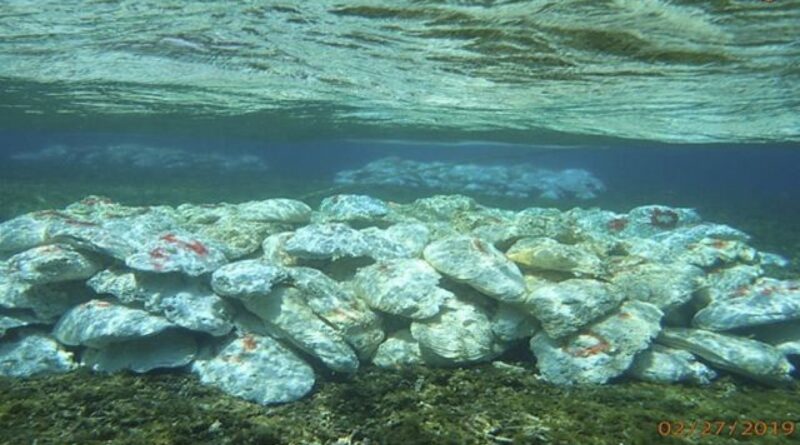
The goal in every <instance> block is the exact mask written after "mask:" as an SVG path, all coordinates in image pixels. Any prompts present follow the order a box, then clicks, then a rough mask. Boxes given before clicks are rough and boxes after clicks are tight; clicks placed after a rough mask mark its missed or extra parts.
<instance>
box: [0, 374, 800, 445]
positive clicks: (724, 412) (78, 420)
mask: <svg viewBox="0 0 800 445" xmlns="http://www.w3.org/2000/svg"><path fill="white" fill-rule="evenodd" d="M524 366H525V367H522V366H520V367H509V368H502V369H501V368H495V367H493V366H491V365H483V366H478V367H473V368H468V369H430V368H417V369H408V370H403V371H387V370H380V369H376V368H372V367H370V368H368V369H364V370H362V371H360V372H359V373H358V374H357V375H355V376H353V377H351V378H347V379H341V378H340V379H335V378H322V379H320V381H319V382H318V383H317V387H316V388H315V391H314V392H313V393H312V394H311V395H310V396H308V397H306V398H304V399H302V400H300V401H298V402H294V403H290V404H287V405H280V406H271V407H263V406H259V405H255V404H252V403H248V402H245V401H242V400H240V399H236V398H234V397H230V396H227V395H224V394H222V393H221V392H219V391H217V390H215V389H213V388H210V387H207V386H201V385H200V384H199V382H198V381H197V380H196V379H195V378H194V377H192V376H191V375H186V374H176V373H165V374H151V375H141V376H139V375H132V374H116V375H96V374H91V373H89V372H86V371H78V372H75V373H71V374H66V375H59V376H42V377H34V378H28V379H7V378H3V379H0V425H2V428H0V443H3V444H34V443H35V444H37V445H42V444H187V445H188V444H337V445H345V444H454V445H455V444H570V445H571V444H576V445H591V444H609V445H611V444H613V445H618V444H626V445H628V444H637V445H638V444H733V443H769V444H784V443H786V444H789V443H800V431H797V430H794V429H793V430H792V431H793V432H792V433H789V429H788V424H789V423H791V424H792V426H793V427H796V426H798V425H796V424H797V422H800V389H798V388H796V387H795V388H769V387H764V386H760V385H756V384H752V383H748V382H742V381H738V380H736V379H733V378H731V377H723V378H722V379H720V380H717V381H715V382H714V383H712V384H711V385H708V386H704V387H696V386H684V385H656V384H646V383H632V382H618V383H615V384H610V385H605V386H583V387H572V388H564V387H556V386H552V385H549V384H546V383H543V382H539V381H538V380H537V378H536V375H535V371H534V370H533V369H531V367H530V365H524ZM526 368H527V369H526ZM692 422H696V425H697V426H696V429H695V432H694V433H692V434H689V426H690V425H691V423H692ZM706 422H708V423H709V424H710V425H706V427H705V428H703V425H704V423H706ZM717 422H720V423H721V422H724V429H723V431H722V432H719V433H717V425H719V423H717ZM734 422H737V424H736V428H735V431H734V433H733V434H732V435H730V434H729V431H730V426H731V425H733V424H734ZM748 422H751V423H752V424H753V425H755V424H756V423H757V422H763V423H764V424H765V425H766V426H767V430H766V433H763V434H756V431H751V434H749V435H748V434H745V428H746V425H747V423H748ZM773 422H776V423H775V424H773ZM680 423H683V424H684V430H683V431H682V432H681V433H678V429H679V424H680ZM703 429H706V432H705V434H704V433H703ZM761 432H762V431H761V430H760V429H759V431H758V433H761Z"/></svg>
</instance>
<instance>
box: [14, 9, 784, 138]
mask: <svg viewBox="0 0 800 445" xmlns="http://www.w3.org/2000/svg"><path fill="white" fill-rule="evenodd" d="M295 3H296V2H295ZM798 23H800V1H798V0H781V1H775V2H764V1H759V0H719V1H703V2H695V1H666V0H659V1H648V2H641V1H629V0H602V1H585V0H567V1H545V0H530V1H441V0H440V1H434V0H429V1H409V0H407V1H398V2H370V1H339V0H323V1H317V2H301V3H296V4H292V3H286V2H278V1H267V2H258V3H252V2H245V1H235V2H229V1H207V2H202V3H196V4H191V5H189V4H185V3H184V2H161V1H159V2H138V1H119V2H108V1H91V2H78V1H58V2H56V1H44V2H41V1H22V0H15V1H7V2H4V3H3V5H2V6H1V7H0V42H2V43H0V84H1V85H2V88H1V89H0V110H2V113H3V115H4V117H5V119H3V120H4V121H5V125H9V126H11V127H14V126H17V125H19V124H20V123H21V122H30V121H31V120H37V121H38V120H40V119H44V121H45V122H46V123H45V124H44V125H50V124H52V123H54V122H60V124H61V125H62V126H66V127H74V126H77V125H88V126H90V127H93V129H94V130H99V131H106V130H107V129H108V127H109V126H117V127H127V129H128V130H129V131H130V130H133V129H135V127H141V126H147V125H149V124H155V125H158V126H161V127H165V128H168V129H172V130H174V129H176V128H183V129H185V130H187V131H198V129H201V128H203V127H207V126H208V122H209V121H214V122H216V123H219V124H225V125H227V127H226V129H227V130H226V131H228V132H230V131H231V130H232V129H233V128H235V127H238V130H239V131H242V132H246V133H253V134H258V135H261V136H265V135H268V136H271V137H276V136H277V137H281V136H283V137H286V138H290V139H292V138H294V139H296V138H305V137H308V136H319V135H339V136H345V137H362V136H365V135H369V136H373V137H374V136H375V135H376V134H377V135H383V136H389V137H395V136H396V135H397V133H404V134H405V135H406V136H408V135H414V136H416V135H419V134H420V133H428V134H432V135H437V136H439V137H443V138H447V137H452V136H454V135H455V137H460V138H471V137H470V136H466V137H465V136H463V134H464V133H466V134H472V133H479V134H482V135H484V136H489V138H490V139H495V140H496V139H517V140H520V139H522V140H523V141H524V142H526V143H542V141H543V140H547V141H550V142H552V141H554V140H559V139H563V138H559V135H560V134H561V133H566V134H572V135H595V136H597V135H605V136H618V137H625V138H638V139H646V140H656V141H672V142H753V141H770V142H781V141H787V140H790V141H797V140H798V139H800V121H799V120H798V117H797V116H798V109H799V108H800V69H798V65H797V60H798V57H800V45H799V44H798V40H797V35H798V25H797V24H798ZM87 116H92V119H90V120H89V121H88V122H85V121H81V120H80V119H79V118H80V117H87ZM97 116H100V117H99V118H97ZM165 116H168V118H167V119H165ZM132 117H135V118H136V120H131V118H132ZM55 118H58V119H55ZM71 118H73V119H71ZM74 118H78V119H74ZM308 128H314V131H313V132H309V131H307V129H308ZM205 131H209V129H206V130H205ZM211 131H213V129H211ZM387 132H388V133H391V134H388V135H387V134H385V133H387ZM459 135H460V136H459ZM572 138H573V139H574V138H576V136H572Z"/></svg>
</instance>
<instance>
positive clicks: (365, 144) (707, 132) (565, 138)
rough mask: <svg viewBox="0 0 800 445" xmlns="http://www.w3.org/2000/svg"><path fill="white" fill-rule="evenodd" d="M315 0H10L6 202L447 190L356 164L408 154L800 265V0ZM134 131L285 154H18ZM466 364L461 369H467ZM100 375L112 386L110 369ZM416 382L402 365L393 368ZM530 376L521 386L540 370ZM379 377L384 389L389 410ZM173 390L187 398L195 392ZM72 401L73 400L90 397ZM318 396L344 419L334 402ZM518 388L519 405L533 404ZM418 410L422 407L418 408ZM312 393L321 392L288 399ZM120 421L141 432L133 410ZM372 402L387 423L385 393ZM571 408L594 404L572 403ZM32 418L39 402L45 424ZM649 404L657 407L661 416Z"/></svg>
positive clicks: (15, 208) (200, 145) (1, 180)
mask: <svg viewBox="0 0 800 445" xmlns="http://www.w3.org/2000/svg"><path fill="white" fill-rule="evenodd" d="M299 3H300V2H298V4H288V3H286V2H271V1H270V2H259V3H258V4H257V5H254V4H253V3H252V2H243V1H242V2H222V1H207V2H202V3H196V4H194V3H193V4H191V5H187V4H185V3H180V2H173V3H169V2H144V3H142V2H132V1H119V2H108V1H92V2H77V1H66V2H51V1H43V2H34V1H7V2H4V3H3V4H2V5H0V221H3V220H6V219H9V218H11V217H13V216H16V215H18V214H21V213H24V212H26V211H30V210H34V209H50V208H60V207H63V206H65V205H67V204H68V203H70V202H74V201H76V200H78V199H80V198H81V197H83V196H85V195H88V194H103V195H108V196H110V197H111V198H113V199H115V200H118V201H121V202H123V203H125V204H132V205H152V204H170V205H177V204H180V203H183V202H195V203H202V202H220V201H229V202H241V201H247V200H253V199H262V198H267V197H275V196H286V197H294V198H302V199H304V200H306V201H307V202H308V203H309V204H311V205H316V204H317V203H318V202H319V200H320V199H321V198H323V197H324V196H326V195H328V194H331V193H335V192H355V193H369V194H371V195H374V196H378V197H381V198H384V199H387V200H389V199H391V200H398V201H410V200H412V199H415V198H417V197H421V196H429V195H430V194H433V193H438V192H441V191H440V190H424V189H407V188H403V187H394V188H385V187H374V186H369V185H365V186H358V185H355V186H348V187H342V186H339V185H336V184H334V183H333V177H334V175H335V174H336V172H338V171H340V170H342V169H351V168H358V167H360V166H362V165H364V164H366V163H368V162H370V161H373V160H375V159H380V158H382V157H385V156H402V157H404V158H408V159H413V160H418V161H445V162H453V163H471V164H478V165H484V166H489V165H520V164H525V163H528V164H530V165H532V166H535V167H536V168H546V169H555V170H557V169H566V168H581V169H586V170H587V171H590V172H592V173H593V174H594V175H596V176H597V177H598V178H600V179H601V180H602V181H603V182H604V183H605V184H606V187H607V190H606V191H605V192H604V193H602V194H600V195H599V196H598V197H597V198H595V199H591V200H587V201H579V200H575V199H564V200H560V201H551V200H546V199H541V198H537V197H535V196H534V197H531V198H526V199H512V198H498V197H494V196H489V195H486V194H481V193H480V192H475V193H471V194H472V195H473V196H474V197H475V198H477V199H478V200H479V201H480V202H481V203H482V204H486V205H490V206H497V207H507V208H523V207H530V206H556V207H560V208H562V209H566V208H570V207H573V206H582V207H592V206H596V207H601V208H605V209H611V210H616V211H627V210H628V209H630V208H632V207H635V206H638V205H644V204H652V203H660V204H666V205H671V206H682V207H696V208H697V209H698V210H699V212H700V214H701V215H702V216H703V217H704V218H706V219H707V220H710V221H714V222H720V223H725V224H729V225H731V226H734V227H737V228H740V229H742V230H744V231H745V232H747V233H750V234H751V235H753V241H752V244H753V245H754V246H756V247H758V248H759V249H763V250H766V251H772V252H777V253H780V254H782V255H785V256H786V257H787V258H789V259H791V260H792V265H791V267H790V269H789V270H788V271H786V272H785V274H786V276H788V277H792V278H796V277H797V276H798V273H800V233H798V227H799V226H800V225H798V221H800V200H798V199H797V193H798V191H799V190H800V171H798V170H800V150H798V148H800V145H798V143H800V118H798V116H800V113H798V112H799V111H800V69H799V68H798V64H797V60H798V59H799V58H800V57H798V56H800V45H799V44H798V37H797V36H798V35H800V33H798V25H797V23H800V1H790V0H785V1H783V0H776V1H774V2H771V3H767V2H761V1H757V0H753V1H750V0H741V1H704V2H694V1H692V2H690V1H665V0H661V1H649V2H641V1H625V0H616V1H577V0H566V1H559V2H556V1H535V0H532V1H496V2H489V1H481V2H478V1H472V2H470V1H398V2H391V4H390V3H389V2H383V4H381V3H379V2H368V1H363V2H358V1H332V0H322V1H319V2H305V3H303V4H299ZM114 144H139V145H140V146H142V147H149V148H150V149H155V150H160V149H163V150H167V149H180V150H185V151H186V152H189V153H195V154H208V155H214V156H223V157H224V156H238V155H242V154H246V155H251V156H256V157H257V158H258V159H260V160H261V161H263V162H264V163H265V164H266V165H267V167H268V168H267V169H266V170H264V171H236V170H227V171H226V170H223V169H216V168H213V166H212V167H211V168H208V166H206V167H204V168H188V169H187V168H184V169H168V168H161V167H163V166H158V165H155V166H153V167H152V168H134V167H132V166H130V165H124V164H123V165H118V164H117V165H108V164H102V163H94V164H88V165H82V164H74V163H73V164H70V163H68V162H60V161H58V160H56V161H55V162H50V163H37V162H20V161H16V160H13V159H12V158H13V156H15V155H19V154H29V153H34V152H36V151H37V150H41V149H43V148H46V147H49V146H53V145H63V146H65V147H67V149H68V150H69V148H70V147H72V148H75V149H76V150H79V149H82V148H84V147H91V146H101V147H102V146H109V145H114ZM390 380H391V379H390ZM479 380H481V384H480V385H483V384H485V383H486V382H485V380H486V379H485V378H480V379H479ZM415 381H416V382H419V380H415ZM443 381H444V382H445V383H443V384H442V386H443V387H450V386H452V387H453V388H460V387H459V386H458V385H449V384H447V380H443ZM86 382H88V383H86V385H87V386H88V387H95V386H96V387H97V388H102V387H103V384H102V383H101V378H99V377H98V378H97V380H91V379H86ZM13 385H17V383H16V382H15V383H14V384H13ZM416 385H417V383H414V382H409V383H408V384H406V385H405V387H408V388H410V387H415V386H416ZM480 385H478V386H480ZM723 385H725V388H722V389H721V390H719V392H714V393H711V394H719V393H724V395H720V396H719V397H718V398H719V399H720V400H725V403H727V405H725V406H723V409H724V410H725V411H726V414H730V413H734V414H731V418H736V417H738V416H739V413H741V412H742V411H744V410H745V409H746V408H751V409H755V410H758V409H760V408H759V407H763V406H764V404H772V402H773V400H769V401H768V402H760V403H761V405H758V404H755V405H753V406H755V408H754V407H753V406H750V403H747V404H745V403H741V399H729V398H728V396H727V394H728V393H729V390H730V388H729V387H728V383H723ZM69 386H72V385H69ZM125 386H130V385H127V384H126V385H125ZM743 386H744V387H745V388H747V386H745V385H743ZM397 387H398V385H397V383H396V381H394V380H392V381H390V382H389V383H387V385H386V387H385V388H397ZM512 387H513V388H514V392H515V393H516V392H518V388H519V387H524V385H522V386H509V388H512ZM385 388H384V387H381V388H379V390H377V391H376V394H379V395H380V397H384V396H386V394H387V393H389V392H391V391H390V390H386V389H385ZM681 388H683V387H681ZM753 388H754V389H753V390H752V391H753V392H757V393H758V394H757V395H764V394H767V393H766V392H764V391H763V390H762V389H761V388H760V387H756V386H754V387H753ZM81 390H83V388H82V389H81ZM86 391H87V393H88V394H91V390H86ZM398 391H399V390H398ZM659 391H661V389H660V388H659ZM687 391H688V392H689V393H690V395H688V396H680V397H677V396H671V397H660V396H659V397H656V398H655V400H651V401H650V402H649V403H645V402H642V400H644V399H643V398H642V395H641V393H637V394H634V395H627V396H625V398H622V399H621V398H616V397H613V396H607V393H601V395H599V396H597V397H599V398H600V399H602V400H601V401H602V402H603V403H601V404H600V405H602V406H603V407H604V408H608V409H607V411H609V412H612V413H613V414H614V416H613V420H614V421H615V422H616V421H619V419H620V415H619V414H618V413H619V410H620V408H621V406H620V405H622V404H624V405H631V404H630V403H628V402H629V401H631V400H635V401H636V402H637V405H638V406H640V407H641V406H643V404H646V405H652V406H658V407H659V408H663V409H664V410H665V411H669V412H672V411H674V409H675V406H676V405H675V404H674V401H675V400H697V399H696V398H695V395H696V394H708V393H709V392H708V390H707V389H706V388H689V389H687ZM118 392H119V390H118V389H116V388H115V389H114V390H113V391H111V392H108V393H105V395H104V397H105V399H103V402H102V403H103V405H105V406H114V405H115V403H106V402H107V401H111V402H114V401H115V400H116V399H117V398H118V396H119V394H118ZM399 392H400V391H399ZM399 392H398V393H399ZM65 394H66V392H65ZM352 394H360V393H358V392H351V391H350V390H348V391H346V392H345V396H347V397H343V398H345V399H346V400H347V403H346V404H342V405H341V406H345V407H346V409H339V410H338V411H339V412H335V414H338V415H339V417H344V416H342V414H344V413H343V412H342V411H348V412H349V411H351V410H352V405H353V403H352V401H351V400H350V399H349V398H348V397H350V396H352ZM479 394H483V393H479ZM772 396H773V394H772V393H770V395H769V398H771V397H772ZM794 396H796V391H794V392H790V391H786V392H782V393H779V394H777V395H775V400H777V401H778V402H781V403H779V404H777V405H781V404H786V405H792V403H791V400H792V397H794ZM26 397H27V396H26ZM136 397H138V394H137V396H136ZM380 397H379V398H377V399H376V400H378V401H379V402H380V403H378V402H376V406H378V407H381V406H384V404H383V402H384V401H385V399H382V398H380ZM388 397H392V394H389V395H388ZM413 397H417V396H412V398H409V400H415V399H414V398H413ZM570 397H571V396H562V395H560V394H559V395H558V397H557V399H559V400H566V399H569V398H570ZM98 398H100V397H98ZM475 398H479V399H480V400H479V401H481V402H485V401H491V400H494V397H490V396H486V397H481V396H476V397H475ZM765 398H768V397H767V396H765ZM46 399H48V401H47V405H46V406H47V409H45V410H44V412H45V413H46V414H43V415H41V416H39V417H40V418H48V419H49V418H51V416H50V414H49V410H50V406H51V405H50V401H49V399H50V394H47V397H46ZM165 399H166V400H171V399H174V392H173V391H172V390H170V391H168V392H167V395H166V396H165ZM531 399H536V397H531ZM751 399H754V398H753V397H749V398H748V400H751ZM154 400H155V399H154ZM404 400H405V399H404ZM441 400H447V399H438V398H437V400H432V401H431V402H432V403H434V405H432V406H433V408H431V409H433V410H439V411H441V412H452V411H451V408H452V406H450V405H449V402H442V401H441ZM459 400H461V399H459ZM465 400H466V401H464V402H461V404H462V405H463V406H464V407H467V409H466V411H468V413H467V414H466V415H463V416H461V415H459V416H457V417H458V426H459V428H461V427H462V426H463V425H461V422H462V418H471V416H472V415H473V414H474V413H473V412H472V407H473V405H474V404H473V402H474V398H473V399H469V398H466V399H465ZM620 400H622V401H623V402H619V401H620ZM661 400H664V403H663V404H661ZM501 402H502V400H501ZM72 403H73V401H72V400H70V402H69V404H68V405H67V406H68V407H69V410H63V411H64V412H67V411H77V410H75V409H73V408H74V407H73V406H72V405H71V404H72ZM309 403H310V404H313V403H320V402H319V399H315V402H309ZM687 403H688V402H687ZM691 403H692V404H693V405H698V406H704V404H703V403H696V402H691ZM403 404H404V405H407V404H406V403H405V402H404V403H403ZM136 405H137V406H138V405H139V401H138V399H137V400H136ZM586 405H587V406H592V407H594V406H595V405H594V404H586ZM165 406H167V407H168V408H169V404H165ZM318 406H321V408H320V409H322V411H323V412H324V414H325V415H330V412H331V411H330V409H329V407H328V406H327V405H325V404H324V402H323V403H322V404H321V405H318ZM336 406H339V405H336ZM364 406H369V405H364ZM385 406H386V407H387V408H386V410H391V409H394V408H395V407H394V406H393V405H391V404H389V405H385ZM508 406H509V405H502V403H501V404H500V405H499V407H498V408H496V409H497V411H498V412H503V413H510V412H511V413H513V412H515V409H509V408H508ZM781 406H782V405H781ZM192 408H194V407H192ZM411 409H412V410H413V411H414V414H415V415H416V414H417V411H418V409H417V405H412V408H411ZM723 409H721V410H715V411H713V412H714V415H717V414H718V413H719V412H723ZM294 410H298V412H300V411H302V408H298V407H295V406H290V407H286V412H289V413H291V412H294ZM9 411H13V410H9ZM222 411H226V412H228V410H222ZM523 411H524V412H528V411H525V410H523ZM529 411H530V412H533V413H540V412H546V411H547V409H541V410H532V409H531V410H529ZM598 411H602V410H598ZM637 411H639V409H637ZM20 412H24V411H20ZM85 412H94V410H93V409H87V410H85ZM168 412H169V413H170V415H171V414H172V413H174V411H173V410H169V411H168ZM765 412H766V411H765ZM218 414H219V413H218V412H214V413H213V417H214V419H212V421H215V420H216V418H217V417H218ZM394 414H395V413H391V414H385V413H384V417H386V418H389V417H391V416H393V415H394ZM595 414H596V413H595V412H592V413H591V414H590V417H589V418H590V419H594V418H595ZM761 414H762V413H760V412H759V415H761ZM170 415H167V416H165V418H168V417H170ZM648 415H649V414H643V416H648ZM236 416H241V417H242V418H248V417H249V415H242V414H236ZM118 417H119V418H122V422H121V423H123V424H124V425H125V426H124V427H121V428H120V429H121V430H122V429H125V430H127V429H128V426H129V424H128V422H127V420H128V419H127V418H126V414H120V415H118ZM234 417H235V416H234ZM365 417H366V418H370V419H373V420H375V419H374V417H375V412H374V411H372V410H371V409H370V410H369V412H368V413H367V415H365ZM490 417H491V416H490ZM564 417H567V418H570V417H574V413H572V412H570V411H569V409H568V410H567V412H566V414H564ZM651 417H652V416H651ZM119 418H117V419H112V421H111V424H114V422H115V421H116V423H120V422H119ZM308 418H309V419H311V420H310V421H303V422H302V423H303V424H304V425H308V424H315V422H317V421H318V419H319V418H321V417H320V415H318V414H317V413H316V412H314V413H313V415H312V416H310V417H308ZM575 419H576V422H577V423H579V425H578V427H577V428H572V429H568V430H567V431H568V432H569V431H578V430H581V431H583V430H586V429H593V428H594V427H595V426H594V425H591V424H590V423H587V421H586V420H581V419H579V418H578V417H575ZM32 420H37V418H36V416H27V420H25V422H31V421H32ZM700 420H703V419H702V418H701V419H700ZM768 420H771V419H768ZM212 421H209V422H207V423H203V428H200V429H202V430H205V428H206V425H207V424H212ZM375 421H376V422H380V423H382V424H387V425H388V424H390V422H388V421H387V422H384V419H382V418H379V419H377V420H375ZM647 421H648V422H651V423H653V425H650V426H653V427H654V422H653V418H648V419H647ZM67 422H68V423H69V424H70V425H72V424H73V423H74V421H73V419H68V420H67ZM203 422H205V420H203ZM101 423H102V424H104V425H105V424H108V423H109V421H108V420H107V419H102V420H101ZM612 423H613V422H612ZM230 424H231V425H236V423H235V422H232V423H230ZM412 425H415V424H412ZM225 426H226V427H227V425H225ZM606 426H608V425H606ZM612 426H614V428H615V431H616V428H617V426H616V425H612ZM638 426H639V425H638V424H637V425H633V424H632V426H631V428H638ZM24 427H25V429H26V431H25V432H26V433H27V430H28V429H29V428H28V424H27V423H26V424H25V425H24ZM174 427H175V425H174V423H173V424H172V425H171V426H170V427H169V429H174ZM347 428H351V426H349V425H348V426H347ZM411 430H412V431H414V433H415V434H416V433H417V432H418V431H419V429H418V428H416V427H412V428H411ZM389 436H391V435H387V436H386V437H389ZM26 437H27V436H26ZM92 437H93V438H94V436H92ZM187 437H188V436H187ZM336 437H338V436H336ZM392 437H393V436H392ZM151 442H152V441H151ZM618 442H619V441H615V442H614V443H618ZM609 443H611V442H609Z"/></svg>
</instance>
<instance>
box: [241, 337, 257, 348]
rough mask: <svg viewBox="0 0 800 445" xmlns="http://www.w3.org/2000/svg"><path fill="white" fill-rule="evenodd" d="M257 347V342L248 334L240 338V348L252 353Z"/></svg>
mask: <svg viewBox="0 0 800 445" xmlns="http://www.w3.org/2000/svg"><path fill="white" fill-rule="evenodd" d="M257 346H258V341H257V340H256V339H255V337H253V336H252V335H250V334H247V335H245V336H244V337H242V348H243V349H244V350H245V351H247V352H250V351H253V350H255V349H256V347H257Z"/></svg>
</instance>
